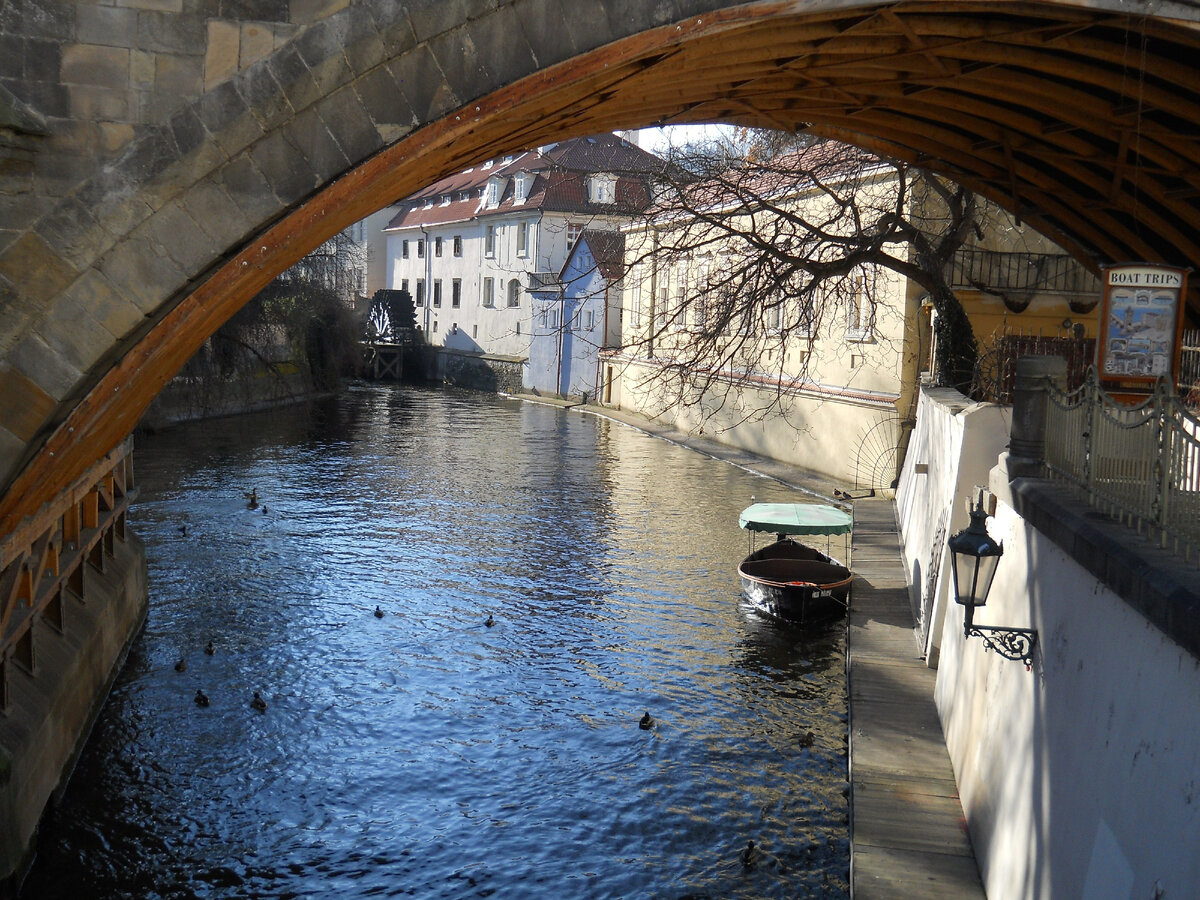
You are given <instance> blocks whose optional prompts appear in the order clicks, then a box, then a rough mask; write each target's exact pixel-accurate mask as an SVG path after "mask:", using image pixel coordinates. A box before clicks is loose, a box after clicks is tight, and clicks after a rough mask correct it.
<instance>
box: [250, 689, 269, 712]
mask: <svg viewBox="0 0 1200 900" xmlns="http://www.w3.org/2000/svg"><path fill="white" fill-rule="evenodd" d="M250 707H251V708H252V709H257V710H258V711H259V712H266V711H267V701H266V700H264V699H263V698H262V697H260V696H259V693H258V691H255V692H254V697H253V698H252V699H251V700H250Z"/></svg>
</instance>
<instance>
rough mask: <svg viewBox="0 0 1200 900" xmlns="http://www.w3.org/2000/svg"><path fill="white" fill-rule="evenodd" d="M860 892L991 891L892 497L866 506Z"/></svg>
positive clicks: (856, 803) (856, 560)
mask: <svg viewBox="0 0 1200 900" xmlns="http://www.w3.org/2000/svg"><path fill="white" fill-rule="evenodd" d="M853 552H854V557H853V568H854V576H855V577H854V588H853V593H852V595H851V603H850V630H849V635H848V639H847V646H846V654H847V672H848V675H847V679H848V682H849V684H848V687H849V694H850V702H849V706H850V829H851V835H850V842H851V856H850V890H851V896H852V897H853V898H854V900H891V898H896V900H914V898H919V900H939V898H946V900H971V898H981V900H982V898H983V896H984V892H983V886H982V884H981V883H980V880H979V868H978V866H977V864H976V862H975V854H974V852H973V851H972V849H971V842H970V839H969V838H968V836H967V830H966V821H965V820H964V818H963V812H962V804H961V803H960V802H959V798H958V789H957V787H956V786H955V782H954V772H953V770H952V769H951V766H950V757H949V755H948V754H947V752H946V741H945V738H944V736H943V734H942V726H941V722H940V721H939V719H938V715H937V710H936V708H935V707H934V701H933V688H934V678H935V676H936V672H935V671H934V670H933V669H930V668H928V667H927V666H926V665H925V662H924V660H922V659H921V658H920V657H919V656H918V647H917V642H916V637H915V635H914V633H913V616H912V610H911V607H910V605H909V599H908V588H907V587H906V581H905V577H904V561H903V558H902V556H901V554H900V544H899V538H898V534H897V529H896V518H895V512H894V507H893V504H892V502H891V501H890V500H883V499H875V498H871V499H865V500H858V501H856V502H855V504H854V539H853Z"/></svg>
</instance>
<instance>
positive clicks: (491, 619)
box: [483, 613, 496, 628]
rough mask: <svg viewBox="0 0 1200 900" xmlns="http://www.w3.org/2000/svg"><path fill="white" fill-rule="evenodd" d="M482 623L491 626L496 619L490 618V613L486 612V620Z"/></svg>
mask: <svg viewBox="0 0 1200 900" xmlns="http://www.w3.org/2000/svg"><path fill="white" fill-rule="evenodd" d="M483 624H484V625H486V626H487V627H488V628H491V627H492V626H493V625H495V624H496V620H495V619H493V618H492V614H491V613H488V617H487V621H486V622H484V623H483Z"/></svg>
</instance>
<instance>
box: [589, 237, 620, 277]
mask: <svg viewBox="0 0 1200 900" xmlns="http://www.w3.org/2000/svg"><path fill="white" fill-rule="evenodd" d="M579 242H580V243H581V244H582V243H586V244H587V245H588V246H589V247H590V248H591V249H592V256H593V257H595V259H596V268H597V269H599V270H600V274H601V275H603V276H604V277H605V278H607V279H608V280H609V281H616V280H618V279H620V278H621V276H622V275H624V272H625V235H623V234H620V233H618V232H616V231H592V230H591V229H588V230H586V231H584V232H583V234H581V235H580V236H579Z"/></svg>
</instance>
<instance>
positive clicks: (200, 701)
mask: <svg viewBox="0 0 1200 900" xmlns="http://www.w3.org/2000/svg"><path fill="white" fill-rule="evenodd" d="M192 699H193V700H195V701H196V705H197V706H208V694H206V693H204V691H202V690H200V688H196V696H195V697H193V698H192Z"/></svg>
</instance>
